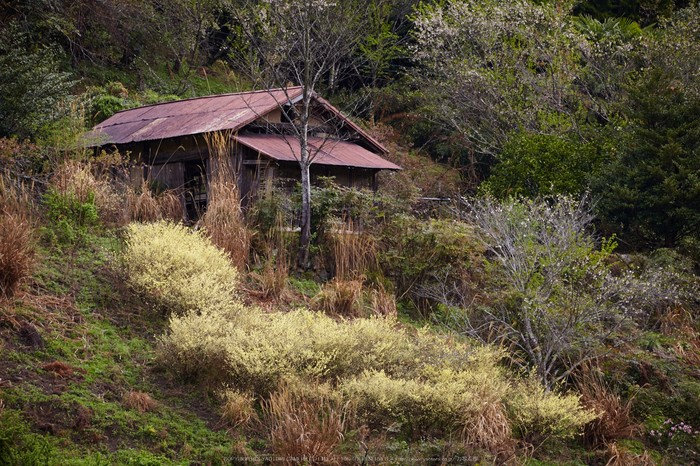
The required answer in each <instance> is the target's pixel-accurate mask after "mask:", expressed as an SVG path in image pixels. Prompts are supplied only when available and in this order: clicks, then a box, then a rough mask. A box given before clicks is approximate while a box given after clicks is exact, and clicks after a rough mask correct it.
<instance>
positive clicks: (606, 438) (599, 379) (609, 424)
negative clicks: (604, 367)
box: [576, 365, 638, 448]
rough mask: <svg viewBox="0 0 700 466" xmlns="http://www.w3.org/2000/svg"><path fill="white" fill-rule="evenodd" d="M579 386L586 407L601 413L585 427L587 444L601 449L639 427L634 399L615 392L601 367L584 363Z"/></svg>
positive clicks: (577, 383) (625, 436) (582, 402)
mask: <svg viewBox="0 0 700 466" xmlns="http://www.w3.org/2000/svg"><path fill="white" fill-rule="evenodd" d="M576 385H577V388H578V390H579V392H580V393H581V404H582V405H583V406H584V407H585V408H586V409H592V410H594V411H595V413H596V415H597V417H596V418H595V419H594V420H593V421H591V422H589V423H588V424H586V426H585V427H584V431H583V440H584V442H585V444H586V445H588V446H590V447H593V448H599V447H601V446H603V445H606V444H609V443H610V442H611V441H614V440H619V439H626V438H630V437H631V436H632V435H633V433H634V432H635V431H636V430H637V428H638V424H637V423H636V422H634V420H633V419H632V415H631V409H632V401H633V400H632V399H631V398H630V399H629V400H627V401H626V402H624V401H623V400H622V399H621V398H620V396H618V395H616V394H615V393H613V392H612V391H611V390H610V388H609V387H608V385H607V384H606V383H605V381H604V380H603V376H602V374H601V373H600V371H599V370H598V368H597V367H594V366H591V365H586V366H583V367H582V368H581V370H580V371H579V374H578V377H577V380H576Z"/></svg>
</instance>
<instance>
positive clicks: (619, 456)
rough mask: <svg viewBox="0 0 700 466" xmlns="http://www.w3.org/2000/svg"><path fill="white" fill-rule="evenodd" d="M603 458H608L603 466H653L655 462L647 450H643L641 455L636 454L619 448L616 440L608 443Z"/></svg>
mask: <svg viewBox="0 0 700 466" xmlns="http://www.w3.org/2000/svg"><path fill="white" fill-rule="evenodd" d="M605 458H606V459H607V460H608V462H607V463H605V466H653V465H655V464H656V462H654V460H653V459H652V458H651V456H650V455H649V452H648V451H646V450H645V451H644V453H642V454H641V455H637V454H636V453H632V452H630V451H628V450H625V449H623V448H620V446H619V445H618V444H617V442H613V443H611V444H609V445H608V448H607V450H606V451H605Z"/></svg>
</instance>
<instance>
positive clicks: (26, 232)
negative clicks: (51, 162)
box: [0, 177, 36, 300]
mask: <svg viewBox="0 0 700 466" xmlns="http://www.w3.org/2000/svg"><path fill="white" fill-rule="evenodd" d="M30 191H31V188H30V187H28V186H27V185H23V184H16V183H13V182H12V181H11V180H9V179H6V178H5V177H0V300H2V299H9V298H12V297H14V296H15V294H16V293H17V291H18V289H19V287H20V285H21V284H22V282H24V281H25V280H26V279H28V278H29V277H30V276H31V274H32V270H33V268H34V265H35V260H34V257H35V252H36V245H35V235H34V232H35V229H34V225H35V223H36V220H35V216H34V205H33V202H32V198H31V193H30Z"/></svg>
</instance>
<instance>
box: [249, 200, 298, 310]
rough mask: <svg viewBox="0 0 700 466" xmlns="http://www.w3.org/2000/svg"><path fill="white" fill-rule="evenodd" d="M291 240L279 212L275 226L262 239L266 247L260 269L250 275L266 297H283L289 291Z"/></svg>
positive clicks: (264, 247)
mask: <svg viewBox="0 0 700 466" xmlns="http://www.w3.org/2000/svg"><path fill="white" fill-rule="evenodd" d="M289 243H290V241H289V238H288V234H287V232H286V229H285V227H284V219H283V217H282V214H281V213H278V215H277V218H276V221H275V226H273V227H272V228H270V230H269V231H268V232H267V234H266V235H265V236H264V239H263V240H262V246H263V249H264V253H263V257H262V264H261V267H260V269H259V271H254V272H250V274H248V276H249V277H250V278H251V279H252V280H253V281H255V282H257V284H258V287H259V288H260V290H261V291H262V294H263V297H265V298H266V299H273V298H281V297H283V296H284V295H285V293H286V291H287V281H288V278H289V264H290V261H291V258H290V255H289V250H288V245H289Z"/></svg>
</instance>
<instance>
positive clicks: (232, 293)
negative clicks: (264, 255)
mask: <svg viewBox="0 0 700 466" xmlns="http://www.w3.org/2000/svg"><path fill="white" fill-rule="evenodd" d="M118 264H119V265H120V266H121V267H120V268H121V272H123V274H124V276H125V279H126V283H127V285H128V286H130V287H131V288H132V289H133V290H134V291H135V292H136V293H138V294H139V295H141V296H142V297H143V298H144V299H146V300H148V301H149V302H150V303H151V304H152V305H153V306H154V307H155V308H156V309H158V310H160V311H162V312H164V313H173V314H179V315H183V314H186V313H188V312H195V313H214V314H223V315H226V316H234V315H235V314H237V313H238V311H239V310H240V309H241V305H240V303H239V302H238V299H237V298H238V296H237V287H238V277H239V275H238V271H237V270H236V269H235V268H234V267H233V266H232V265H231V262H230V261H229V259H228V257H227V255H226V254H225V253H224V252H223V251H222V250H221V249H219V248H217V247H216V246H214V245H213V244H211V242H210V241H209V239H208V238H206V237H205V236H204V235H203V234H202V233H201V232H193V231H190V230H188V229H187V228H185V227H184V226H183V225H180V224H174V223H170V222H166V221H159V222H156V223H150V224H149V223H132V224H130V225H128V226H127V228H126V231H125V247H124V250H123V251H122V253H121V254H120V255H119V257H118Z"/></svg>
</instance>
